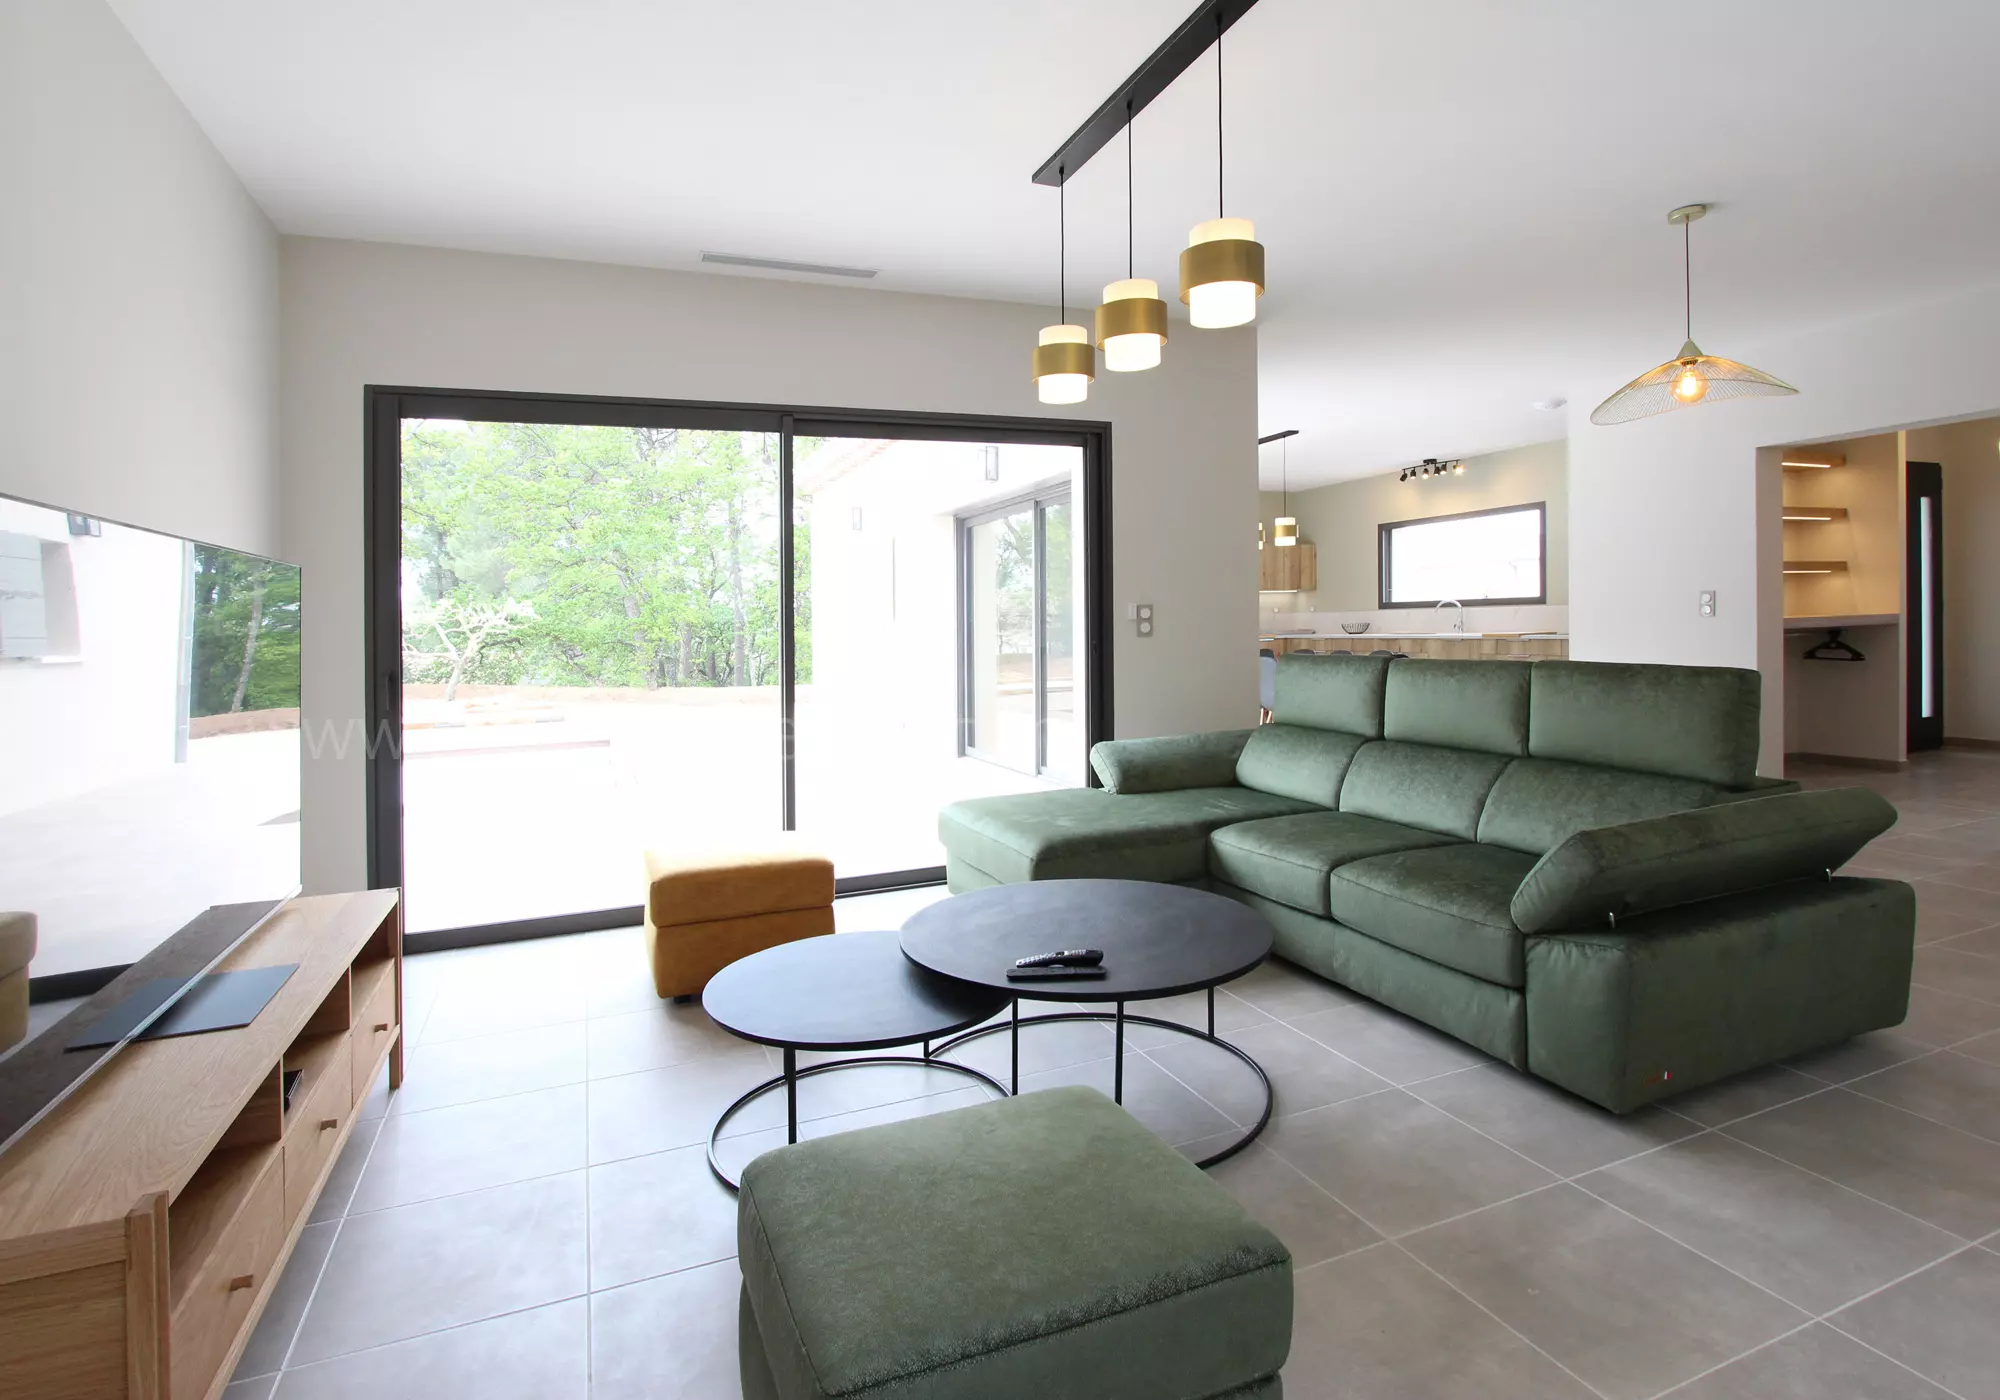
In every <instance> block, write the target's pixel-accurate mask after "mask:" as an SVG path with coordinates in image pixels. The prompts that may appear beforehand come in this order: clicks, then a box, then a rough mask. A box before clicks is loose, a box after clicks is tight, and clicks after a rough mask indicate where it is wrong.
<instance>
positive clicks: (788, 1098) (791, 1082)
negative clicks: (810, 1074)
mask: <svg viewBox="0 0 2000 1400" xmlns="http://www.w3.org/2000/svg"><path fill="white" fill-rule="evenodd" d="M798 1140H799V1052H798V1051H796V1050H794V1049H793V1048H792V1047H791V1046H789V1045H787V1046H786V1047H785V1141H786V1142H797V1141H798Z"/></svg>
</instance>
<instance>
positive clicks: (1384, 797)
mask: <svg viewBox="0 0 2000 1400" xmlns="http://www.w3.org/2000/svg"><path fill="white" fill-rule="evenodd" d="M1477 664H1485V663H1477ZM1507 764H1508V760H1507V759H1504V758H1502V757H1500V756H1499V755H1498V754H1490V753H1472V752H1470V751H1469V750H1466V749H1441V748H1433V747H1432V746H1431V745H1429V744H1399V743H1396V742H1394V741H1392V740H1386V739H1385V740H1382V741H1380V742H1378V743H1372V744H1363V745H1362V746H1361V750H1360V752H1358V753H1356V754H1355V755H1354V762H1353V763H1352V764H1351V765H1350V766H1349V767H1348V770H1347V781H1346V782H1344V783H1342V784H1341V785H1340V810H1341V811H1343V812H1353V813H1355V814H1357V815H1359V816H1364V817H1374V818H1376V819H1377V820H1380V821H1387V822H1398V823H1400V824H1402V825H1403V826H1414V827H1417V828H1419V829H1420V830H1423V831H1435V832H1438V833H1440V834H1441V835H1444V836H1456V837H1458V838H1459V839H1460V840H1461V841H1470V840H1472V839H1473V838H1474V837H1475V836H1477V835H1478V833H1479V814H1480V812H1481V811H1482V810H1483V809H1484V808H1485V806H1486V794H1487V793H1489V792H1491V791H1492V790H1493V781H1494V779H1496V778H1498V777H1499V776H1500V771H1501V770H1502V769H1503V768H1505V767H1506V766H1507Z"/></svg>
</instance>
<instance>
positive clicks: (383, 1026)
mask: <svg viewBox="0 0 2000 1400" xmlns="http://www.w3.org/2000/svg"><path fill="white" fill-rule="evenodd" d="M388 1029H389V1023H388V1022H387V1021H377V1022H376V1023H375V1034H377V1035H380V1034H381V1033H382V1032H383V1031H386V1030H388Z"/></svg>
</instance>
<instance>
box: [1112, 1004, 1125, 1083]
mask: <svg viewBox="0 0 2000 1400" xmlns="http://www.w3.org/2000/svg"><path fill="white" fill-rule="evenodd" d="M1114 1028H1115V1030H1116V1031H1117V1035H1118V1043H1117V1044H1116V1045H1114V1046H1113V1047H1112V1049H1111V1064H1112V1070H1111V1101H1112V1102H1113V1103H1124V1102H1125V1003H1124V1002H1122V1001H1121V1002H1119V1003H1118V1018H1117V1021H1116V1022H1115V1025H1114Z"/></svg>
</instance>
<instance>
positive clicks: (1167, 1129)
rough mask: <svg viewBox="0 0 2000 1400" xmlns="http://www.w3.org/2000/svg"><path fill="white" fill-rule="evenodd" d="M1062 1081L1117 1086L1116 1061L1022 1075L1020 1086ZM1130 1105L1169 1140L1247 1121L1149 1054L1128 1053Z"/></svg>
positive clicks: (1130, 1109) (1107, 1090) (1034, 1087)
mask: <svg viewBox="0 0 2000 1400" xmlns="http://www.w3.org/2000/svg"><path fill="white" fill-rule="evenodd" d="M1063 1084H1087V1085H1089V1086H1090V1087H1091V1088H1093V1089H1097V1090H1099V1091H1101V1092H1103V1093H1105V1094H1109V1093H1111V1092H1112V1088H1113V1084H1112V1064H1111V1061H1109V1060H1098V1061H1096V1062H1094V1063H1092V1064H1087V1065H1068V1066H1065V1067H1064V1068H1062V1069H1051V1070H1044V1071H1042V1072H1041V1073H1040V1074H1027V1075H1023V1076H1021V1092H1022V1093H1024V1094H1027V1093H1033V1092H1034V1091H1035V1090H1037V1089H1053V1088H1056V1087H1057V1086H1059V1085H1063ZM1123 1103H1124V1105H1125V1111H1126V1112H1127V1113H1130V1114H1131V1115H1132V1116H1133V1117H1134V1118H1136V1119H1138V1120H1139V1121H1140V1122H1141V1123H1144V1124H1145V1125H1146V1126H1147V1127H1148V1128H1151V1129H1152V1130H1153V1131H1154V1132H1155V1133H1157V1134H1159V1136H1160V1137H1161V1138H1162V1139H1164V1140H1165V1141H1167V1142H1170V1143H1182V1142H1193V1141H1195V1140H1196V1139H1197V1138H1207V1137H1214V1136H1216V1135H1217V1134H1219V1133H1223V1132H1227V1131H1228V1130H1230V1129H1231V1128H1234V1127H1241V1126H1244V1125H1242V1124H1238V1123H1236V1122H1235V1120H1233V1119H1231V1118H1230V1117H1229V1116H1228V1115H1226V1114H1225V1113H1223V1112H1222V1110H1220V1109H1218V1108H1217V1107H1215V1106H1214V1105H1213V1104H1210V1103H1208V1102H1207V1101H1205V1100H1204V1099H1202V1098H1201V1097H1200V1096H1199V1095H1197V1094H1196V1093H1195V1092H1194V1091H1193V1090H1192V1089H1190V1088H1188V1087H1187V1086H1186V1085H1185V1084H1182V1083H1181V1082H1180V1081H1179V1080H1177V1079H1175V1078H1174V1077H1173V1076H1172V1075H1170V1074H1168V1073H1167V1072H1166V1071H1165V1070H1163V1069H1161V1068H1160V1067H1159V1066H1158V1065H1156V1064H1154V1063H1153V1062H1152V1061H1151V1060H1148V1059H1147V1058H1146V1057H1145V1056H1144V1055H1127V1056H1126V1057H1125V1097H1124V1099H1123Z"/></svg>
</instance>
